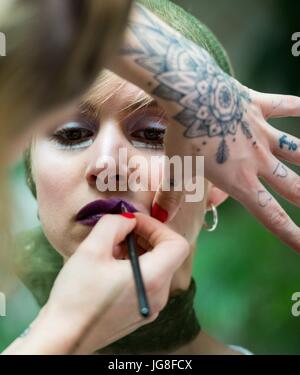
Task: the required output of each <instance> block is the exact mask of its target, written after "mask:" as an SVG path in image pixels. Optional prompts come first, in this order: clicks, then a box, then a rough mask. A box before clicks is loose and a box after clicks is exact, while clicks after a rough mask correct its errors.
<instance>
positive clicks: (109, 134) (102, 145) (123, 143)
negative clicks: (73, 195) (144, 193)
mask: <svg viewBox="0 0 300 375" xmlns="http://www.w3.org/2000/svg"><path fill="white" fill-rule="evenodd" d="M127 142H128V141H127V139H126V137H125V135H124V134H123V132H122V130H121V129H120V127H119V126H118V124H117V122H116V121H115V120H107V121H106V122H105V124H101V127H100V129H99V132H98V134H97V136H96V139H95V141H94V143H93V144H92V146H91V148H90V154H89V161H88V165H87V169H86V176H85V177H86V180H87V182H88V184H89V185H90V186H91V187H93V188H97V189H98V190H99V183H103V184H105V185H107V184H108V183H109V184H112V185H109V186H115V187H116V190H118V188H119V187H120V186H121V185H122V186H124V185H125V184H127V181H128V165H127V149H128V148H127V146H128V145H127Z"/></svg>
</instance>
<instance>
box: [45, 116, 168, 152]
mask: <svg viewBox="0 0 300 375" xmlns="http://www.w3.org/2000/svg"><path fill="white" fill-rule="evenodd" d="M149 123H150V124H151V123H152V126H149V127H145V128H144V129H139V130H136V131H134V132H132V133H131V134H130V136H131V137H133V139H132V141H131V142H132V144H133V145H134V147H136V148H149V149H154V150H157V149H163V147H164V144H163V136H164V134H165V130H166V128H165V126H163V125H161V124H160V123H159V121H158V120H155V121H153V120H152V121H149ZM77 124H78V125H77V126H76V125H74V126H73V127H66V128H61V129H59V130H57V131H56V132H55V133H53V134H52V135H51V136H50V140H51V141H53V142H55V144H56V146H57V147H58V148H60V149H63V150H78V149H83V148H87V147H89V146H91V145H92V143H93V141H94V136H95V133H96V131H92V130H90V129H87V128H85V127H83V126H80V122H78V123H77ZM147 132H150V134H148V137H149V136H153V134H154V136H157V137H158V139H155V140H153V139H152V140H151V139H147V135H146V134H147ZM74 133H78V138H77V139H73V140H72V139H71V136H72V134H73V137H74ZM141 133H143V134H144V136H141V135H140V134H141Z"/></svg>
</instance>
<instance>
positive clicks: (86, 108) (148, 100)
mask: <svg viewBox="0 0 300 375" xmlns="http://www.w3.org/2000/svg"><path fill="white" fill-rule="evenodd" d="M146 108H157V109H159V110H160V111H161V113H162V114H164V115H165V111H164V109H163V108H162V107H160V106H159V104H158V103H157V101H156V100H155V99H153V98H152V97H150V96H145V97H143V98H141V99H139V100H136V98H132V99H130V100H129V104H128V105H127V106H124V107H123V108H121V110H120V112H125V113H126V114H128V115H129V114H131V113H132V112H135V111H138V110H142V109H146ZM100 112H101V105H99V104H95V103H93V101H92V100H91V99H90V98H88V99H86V100H83V101H81V102H80V104H79V114H80V115H82V116H88V117H92V118H93V119H99V117H100Z"/></svg>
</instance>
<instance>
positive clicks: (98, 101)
mask: <svg viewBox="0 0 300 375" xmlns="http://www.w3.org/2000/svg"><path fill="white" fill-rule="evenodd" d="M80 104H81V107H83V108H89V109H90V110H92V111H93V112H96V113H99V112H100V111H101V110H102V109H103V108H104V107H105V108H107V107H114V109H116V110H117V111H124V110H125V111H126V110H134V109H137V108H142V107H144V106H146V105H151V106H154V105H155V106H157V103H156V101H155V100H154V99H153V98H152V97H151V96H149V95H148V94H147V93H145V92H144V91H143V90H141V89H140V88H139V87H137V86H135V85H133V84H132V83H130V82H128V81H126V80H124V79H123V78H121V77H119V76H117V75H116V74H114V73H112V72H110V71H107V70H106V71H104V72H103V73H102V74H101V75H100V76H99V78H98V79H97V80H96V81H95V83H94V84H93V86H92V87H91V89H90V90H89V91H88V92H87V93H86V95H85V96H84V97H83V98H82V100H81V103H80Z"/></svg>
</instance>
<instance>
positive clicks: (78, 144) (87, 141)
mask: <svg viewBox="0 0 300 375" xmlns="http://www.w3.org/2000/svg"><path fill="white" fill-rule="evenodd" d="M74 132H77V133H78V132H80V138H79V139H75V140H74V139H73V140H72V139H70V137H71V134H72V133H73V135H74ZM94 134H95V133H94V132H93V131H92V130H89V129H86V128H84V127H79V126H77V127H76V126H74V127H70V128H62V129H60V130H57V131H56V132H55V133H54V134H53V135H52V136H51V140H53V141H54V142H55V143H56V145H57V146H58V147H59V148H62V149H81V148H86V147H89V146H90V145H91V144H92V143H93V137H94Z"/></svg>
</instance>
